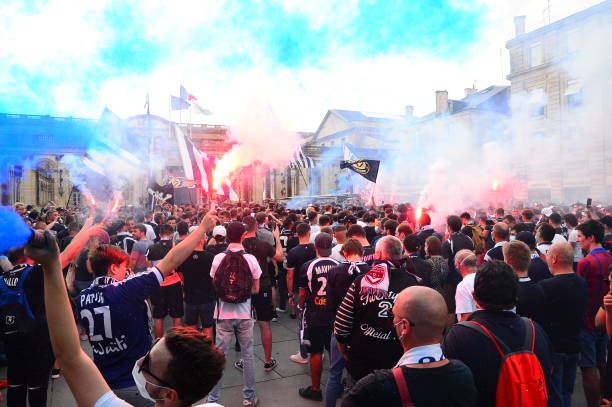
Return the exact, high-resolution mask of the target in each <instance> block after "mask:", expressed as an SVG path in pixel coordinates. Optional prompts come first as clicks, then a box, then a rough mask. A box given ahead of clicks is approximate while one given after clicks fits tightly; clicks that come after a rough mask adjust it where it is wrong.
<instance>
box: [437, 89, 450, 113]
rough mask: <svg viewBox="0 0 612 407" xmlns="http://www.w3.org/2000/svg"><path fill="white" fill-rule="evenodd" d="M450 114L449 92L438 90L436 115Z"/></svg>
mask: <svg viewBox="0 0 612 407" xmlns="http://www.w3.org/2000/svg"><path fill="white" fill-rule="evenodd" d="M446 112H448V91H446V90H437V91H436V114H443V113H446Z"/></svg>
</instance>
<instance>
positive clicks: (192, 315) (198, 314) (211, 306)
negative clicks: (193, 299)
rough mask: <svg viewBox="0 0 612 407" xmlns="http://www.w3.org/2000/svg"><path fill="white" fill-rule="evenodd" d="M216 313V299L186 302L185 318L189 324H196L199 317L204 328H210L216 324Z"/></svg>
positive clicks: (186, 323)
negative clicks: (193, 302)
mask: <svg viewBox="0 0 612 407" xmlns="http://www.w3.org/2000/svg"><path fill="white" fill-rule="evenodd" d="M214 313H215V301H211V302H207V303H204V304H187V303H185V319H184V320H183V322H184V323H185V325H187V326H196V325H197V324H198V319H199V320H200V321H202V328H210V327H212V326H213V325H214V323H215V321H214V319H213V314H214Z"/></svg>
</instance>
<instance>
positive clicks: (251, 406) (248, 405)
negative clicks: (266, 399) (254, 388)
mask: <svg viewBox="0 0 612 407" xmlns="http://www.w3.org/2000/svg"><path fill="white" fill-rule="evenodd" d="M258 404H259V399H258V398H257V397H253V400H242V406H243V407H255V406H256V405H258Z"/></svg>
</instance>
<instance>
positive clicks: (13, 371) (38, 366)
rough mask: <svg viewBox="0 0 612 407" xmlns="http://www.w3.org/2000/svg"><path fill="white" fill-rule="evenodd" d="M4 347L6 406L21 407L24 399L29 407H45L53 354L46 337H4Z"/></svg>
mask: <svg viewBox="0 0 612 407" xmlns="http://www.w3.org/2000/svg"><path fill="white" fill-rule="evenodd" d="M4 344H5V349H6V355H7V358H8V371H7V379H8V381H9V388H8V390H7V395H6V402H7V404H6V406H8V407H25V406H26V396H27V399H28V404H29V405H30V407H45V406H46V405H47V386H48V384H49V374H50V373H51V367H52V366H53V351H52V350H51V342H50V341H49V337H48V335H46V334H44V333H40V334H37V333H32V334H24V335H22V334H12V335H5V336H4Z"/></svg>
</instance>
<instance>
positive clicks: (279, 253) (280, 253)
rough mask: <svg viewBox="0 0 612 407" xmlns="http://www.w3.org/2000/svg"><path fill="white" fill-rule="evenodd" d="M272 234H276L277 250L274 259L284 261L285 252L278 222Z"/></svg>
mask: <svg viewBox="0 0 612 407" xmlns="http://www.w3.org/2000/svg"><path fill="white" fill-rule="evenodd" d="M272 234H273V235H274V240H275V241H276V252H275V253H274V257H272V260H276V261H283V260H284V259H285V254H284V253H283V246H282V245H281V242H280V229H279V227H278V224H276V227H275V228H274V230H273V231H272Z"/></svg>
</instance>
